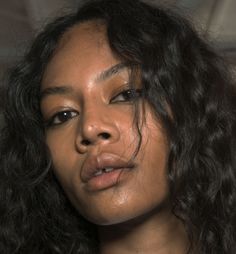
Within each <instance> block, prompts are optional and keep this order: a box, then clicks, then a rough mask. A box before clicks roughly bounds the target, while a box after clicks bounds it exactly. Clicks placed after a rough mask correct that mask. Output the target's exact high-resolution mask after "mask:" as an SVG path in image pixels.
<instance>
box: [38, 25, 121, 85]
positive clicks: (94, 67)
mask: <svg viewBox="0 0 236 254" xmlns="http://www.w3.org/2000/svg"><path fill="white" fill-rule="evenodd" d="M117 62H119V61H118V59H117V58H116V57H115V56H114V54H113V52H112V51H111V49H110V46H109V44H108V42H107V36H106V26H105V25H104V24H103V23H102V22H101V21H96V22H95V21H88V22H84V23H81V24H78V25H75V26H73V27H72V28H70V29H69V30H68V31H67V32H66V33H65V34H64V35H63V36H62V38H61V39H60V41H59V43H58V46H57V48H56V50H55V52H54V55H53V57H52V59H51V60H50V62H49V63H48V65H47V67H46V70H45V73H44V76H43V82H42V87H43V86H45V84H49V83H51V82H55V80H56V79H57V78H59V77H62V76H63V75H64V77H65V75H71V74H72V72H73V75H74V74H76V72H77V73H78V72H81V74H82V73H84V74H86V75H89V73H95V72H98V71H100V69H101V70H102V69H106V68H108V67H109V66H111V65H114V64H116V63H117Z"/></svg>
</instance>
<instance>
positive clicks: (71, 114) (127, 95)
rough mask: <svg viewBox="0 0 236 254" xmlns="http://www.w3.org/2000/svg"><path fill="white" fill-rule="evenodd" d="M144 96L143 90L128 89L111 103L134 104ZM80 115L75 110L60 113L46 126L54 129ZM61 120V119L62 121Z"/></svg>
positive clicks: (113, 98)
mask: <svg viewBox="0 0 236 254" xmlns="http://www.w3.org/2000/svg"><path fill="white" fill-rule="evenodd" d="M141 95H142V90H141V89H126V90H123V91H121V92H119V93H118V94H117V95H115V96H114V97H112V99H111V100H110V103H122V102H132V101H134V100H136V99H138V98H140V97H141ZM121 96H123V98H122V99H118V98H119V97H121ZM78 115H79V112H77V111H74V110H69V109H68V110H63V111H60V112H57V113H55V114H54V115H53V116H52V117H51V118H50V119H49V120H48V121H46V123H45V126H46V128H50V127H54V126H57V125H61V124H63V123H65V122H67V121H69V120H70V119H73V118H75V117H77V116H78ZM60 118H61V119H60Z"/></svg>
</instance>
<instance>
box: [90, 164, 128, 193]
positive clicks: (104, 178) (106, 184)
mask: <svg viewBox="0 0 236 254" xmlns="http://www.w3.org/2000/svg"><path fill="white" fill-rule="evenodd" d="M130 170H131V168H121V169H115V170H113V171H111V172H108V173H103V174H101V175H99V176H94V177H93V178H91V179H90V180H89V181H88V182H87V183H86V188H87V189H88V190H89V191H99V190H104V189H108V188H111V187H113V186H115V185H117V184H118V183H119V182H120V181H121V178H122V179H123V175H124V174H126V172H127V171H130Z"/></svg>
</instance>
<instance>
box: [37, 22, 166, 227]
mask: <svg viewBox="0 0 236 254" xmlns="http://www.w3.org/2000/svg"><path fill="white" fill-rule="evenodd" d="M119 62H120V61H119V59H117V58H116V57H115V56H114V54H113V53H112V52H111V49H110V48H109V46H108V44H107V41H106V36H105V33H104V29H102V28H100V29H98V28H97V27H95V25H93V24H92V23H91V22H87V23H83V24H80V25H76V26H74V27H73V28H71V29H70V30H69V31H68V32H66V34H64V36H63V38H62V39H61V41H60V43H59V46H58V49H57V50H56V53H55V55H54V57H53V58H52V60H51V61H50V63H49V64H48V66H47V68H46V71H45V74H44V78H43V82H42V91H43V90H45V89H47V88H50V87H54V86H68V87H70V88H72V89H71V91H70V92H69V93H65V94H53V95H49V96H47V97H45V99H43V100H42V102H41V110H42V114H43V116H44V118H45V120H47V119H49V118H50V117H52V115H53V114H55V113H56V112H58V111H60V110H62V109H70V110H74V111H76V112H79V114H78V115H76V116H75V117H73V118H71V119H69V120H68V121H67V122H65V123H63V124H61V125H57V126H55V127H49V128H48V129H47V130H46V138H47V140H46V141H47V144H48V146H49V149H50V152H51V155H52V160H53V164H54V172H55V175H56V176H57V178H58V180H59V182H60V183H61V185H62V187H63V189H64V190H65V192H66V194H67V196H68V197H69V199H70V200H71V202H72V204H73V205H74V206H75V207H76V208H77V210H78V211H79V213H81V214H82V215H83V216H84V217H85V218H87V219H88V220H90V221H91V222H93V223H96V224H97V225H112V224H116V223H121V222H126V221H129V220H132V219H135V218H138V217H139V216H143V215H145V214H149V213H150V212H151V211H153V210H155V209H156V208H158V207H161V206H162V205H163V204H164V202H165V201H166V200H167V198H168V193H169V191H168V183H167V176H166V162H167V159H168V149H169V148H168V142H167V140H166V136H165V133H164V131H163V130H162V129H161V126H160V124H159V123H158V122H157V120H156V119H155V117H154V115H153V113H152V111H151V109H150V107H149V106H148V104H147V103H145V119H146V120H145V124H144V125H143V126H142V128H141V133H142V144H141V147H140V150H139V152H138V154H137V156H136V157H135V159H134V162H135V164H136V165H137V166H136V167H135V168H134V169H133V170H132V171H130V172H129V173H128V174H124V175H125V177H124V178H122V174H121V180H120V182H118V184H117V185H115V186H113V187H112V188H108V189H105V190H101V191H97V192H88V191H86V188H85V184H86V183H84V182H83V181H82V180H81V167H82V164H83V162H84V160H85V159H86V158H87V157H88V156H89V155H91V154H94V155H96V154H99V153H102V152H109V153H114V154H116V155H118V156H121V157H122V158H125V159H126V160H129V159H130V158H131V157H132V155H133V153H134V151H135V148H136V146H137V141H138V135H137V131H136V129H135V128H134V126H133V116H134V110H133V106H132V104H130V103H122V102H121V103H110V100H111V98H112V97H113V96H114V95H116V91H117V90H118V89H119V88H120V87H122V86H124V85H125V84H126V83H127V82H128V81H129V71H128V69H124V70H122V71H121V72H119V73H117V74H115V75H114V76H112V77H111V78H109V79H107V80H103V81H101V80H100V81H98V80H97V78H96V77H97V76H98V75H99V74H100V73H101V72H102V71H104V70H106V69H108V68H110V67H111V66H113V65H115V64H118V63H119ZM101 132H108V133H109V134H110V135H111V137H110V138H109V139H106V140H104V139H101V138H100V137H99V135H98V134H99V133H101ZM85 138H86V139H88V140H91V143H90V144H89V145H87V146H84V145H82V144H81V140H82V139H85Z"/></svg>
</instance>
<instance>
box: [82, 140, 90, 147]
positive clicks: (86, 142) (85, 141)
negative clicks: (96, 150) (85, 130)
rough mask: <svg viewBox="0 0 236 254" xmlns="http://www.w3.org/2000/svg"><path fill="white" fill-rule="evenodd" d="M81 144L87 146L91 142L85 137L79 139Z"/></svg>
mask: <svg viewBox="0 0 236 254" xmlns="http://www.w3.org/2000/svg"><path fill="white" fill-rule="evenodd" d="M81 144H82V145H84V146H88V145H90V144H91V142H90V141H89V140H87V139H83V140H82V141H81Z"/></svg>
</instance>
